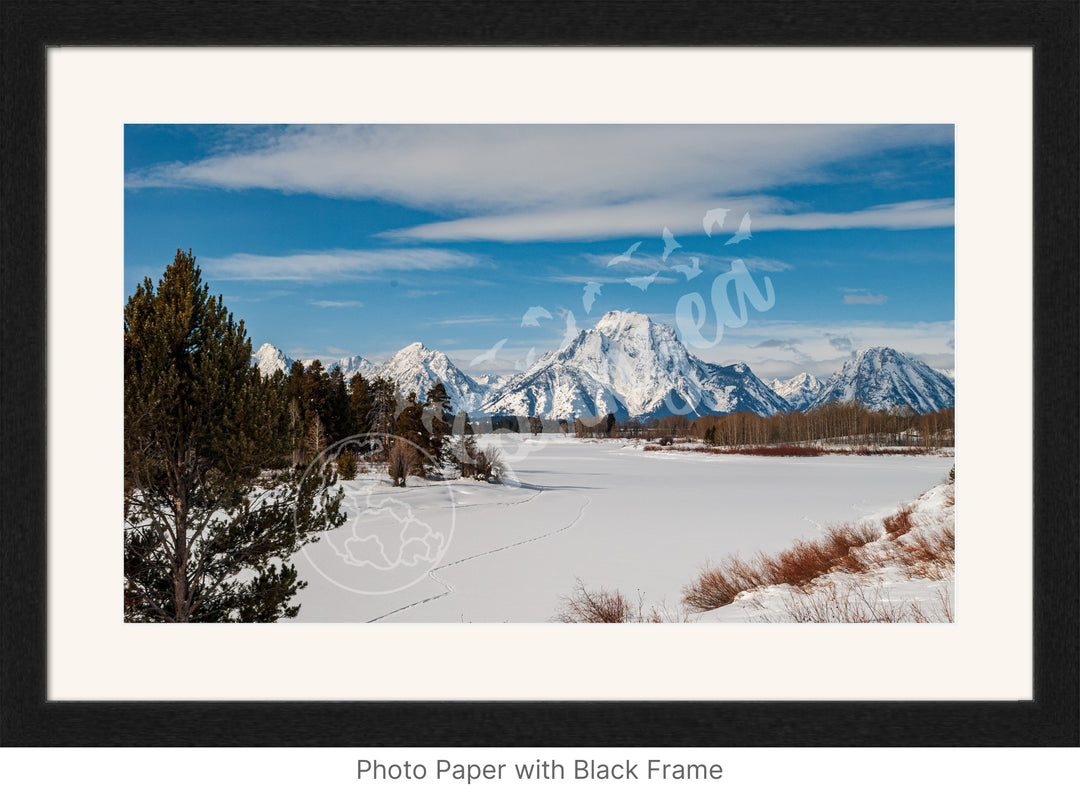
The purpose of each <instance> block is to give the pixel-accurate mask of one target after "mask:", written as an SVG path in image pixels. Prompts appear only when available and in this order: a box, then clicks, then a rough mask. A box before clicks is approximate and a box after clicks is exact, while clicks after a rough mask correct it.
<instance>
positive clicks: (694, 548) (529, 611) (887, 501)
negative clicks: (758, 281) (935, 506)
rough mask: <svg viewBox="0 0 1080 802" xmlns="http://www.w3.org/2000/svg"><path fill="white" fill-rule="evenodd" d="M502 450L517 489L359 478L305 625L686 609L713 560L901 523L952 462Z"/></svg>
mask: <svg viewBox="0 0 1080 802" xmlns="http://www.w3.org/2000/svg"><path fill="white" fill-rule="evenodd" d="M488 443H495V444H497V445H498V446H499V447H500V448H501V449H502V451H503V454H504V458H505V460H506V462H507V464H508V466H509V467H510V469H511V472H512V477H511V480H512V481H511V482H508V483H505V484H502V485H487V484H481V483H479V482H475V481H472V480H456V481H452V482H430V483H425V482H422V481H419V480H416V479H410V480H409V483H410V486H409V487H407V488H404V489H394V488H391V487H390V486H389V482H388V480H386V478H385V476H382V475H380V476H378V477H370V478H368V479H366V480H365V478H364V477H363V476H361V477H360V478H358V479H357V480H355V481H354V482H346V483H345V486H346V490H347V492H348V493H349V498H348V499H347V500H346V504H345V509H346V510H347V511H349V512H350V515H349V521H347V522H346V524H345V526H344V527H342V529H340V530H337V531H336V532H334V533H329V534H328V535H324V536H323V538H322V540H321V541H320V542H319V543H318V544H315V545H314V546H309V547H308V548H307V549H305V551H304V552H303V553H301V554H300V555H298V556H297V558H296V565H297V568H298V569H299V571H300V575H301V578H303V579H305V580H307V581H308V582H309V583H310V584H309V587H307V588H305V589H304V590H302V591H301V592H300V594H299V595H298V596H297V598H296V600H297V601H299V602H300V603H301V605H302V606H301V610H300V614H299V617H298V618H297V619H294V620H296V621H300V622H346V621H348V622H353V621H372V620H381V621H388V622H408V621H413V622H454V623H457V622H477V623H479V622H504V621H506V622H546V621H549V620H551V618H552V616H553V615H554V614H555V613H556V611H557V609H558V607H559V603H560V597H562V596H564V595H566V594H568V593H569V592H570V591H571V590H572V589H573V587H574V586H575V584H576V581H577V579H578V578H580V579H581V580H582V582H583V583H584V584H585V585H586V586H587V587H589V588H592V589H599V588H600V587H604V588H607V589H619V590H620V591H622V592H623V593H624V594H625V595H627V596H628V597H629V598H631V599H633V600H634V601H635V602H636V600H637V598H638V595H639V594H643V596H644V602H645V604H646V606H648V605H651V604H664V605H666V606H667V607H668V608H669V609H673V610H674V609H677V608H678V607H679V602H680V600H681V598H682V588H683V587H684V586H685V585H686V584H687V583H688V582H689V581H690V580H691V579H693V578H694V577H695V576H696V574H697V572H698V569H700V568H701V567H702V566H703V565H704V564H705V563H706V562H707V561H711V562H713V563H716V562H718V561H719V560H721V559H722V558H724V557H725V556H728V555H730V554H732V553H739V554H742V555H744V556H747V557H749V556H751V555H753V554H754V553H756V552H757V551H759V550H764V551H767V552H775V551H778V550H780V549H783V548H784V547H785V546H788V545H790V544H791V543H792V542H793V541H795V540H796V539H804V540H807V539H813V538H816V537H817V536H818V535H819V534H821V532H822V527H823V526H824V525H826V524H829V523H837V522H844V521H856V520H859V519H861V518H864V517H870V516H881V515H885V514H888V513H892V512H894V511H895V510H896V508H897V506H898V505H900V504H902V503H906V502H910V501H912V500H913V499H916V498H917V497H919V496H920V494H922V493H923V492H924V491H926V490H927V489H928V488H930V487H932V486H934V485H936V484H938V483H940V482H941V481H943V480H944V478H945V477H946V475H947V474H948V472H949V469H950V467H952V459H950V458H943V457H939V456H870V457H861V456H847V455H843V456H841V455H827V456H821V457H806V458H778V457H750V456H738V455H708V454H681V453H672V452H649V453H646V452H644V451H643V450H641V449H640V447H634V446H632V445H629V444H627V443H626V442H619V441H604V440H581V439H575V438H573V437H565V436H561V435H541V436H540V437H539V438H533V437H530V436H522V435H510V434H501V435H487V436H485V437H483V438H481V444H482V445H486V444H488ZM451 497H452V502H451ZM432 566H435V567H434V570H431V571H430V572H429V570H428V569H429V568H430V567H432ZM409 583H412V584H409ZM404 585H408V587H403V586H404ZM397 588H400V589H397ZM357 591H362V592H357ZM739 614H740V617H738V618H736V619H735V620H743V621H745V620H747V617H748V616H747V614H746V610H745V609H743V610H739ZM729 620H730V619H729Z"/></svg>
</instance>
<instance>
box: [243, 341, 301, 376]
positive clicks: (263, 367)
mask: <svg viewBox="0 0 1080 802" xmlns="http://www.w3.org/2000/svg"><path fill="white" fill-rule="evenodd" d="M292 363H293V360H292V359H289V357H287V356H286V355H285V352H284V351H282V350H281V349H280V348H278V347H277V346H275V345H272V344H270V343H263V344H262V345H260V346H259V350H258V351H256V352H255V353H253V354H252V355H251V364H252V365H255V366H256V367H257V368H258V369H259V372H260V373H261V374H262V375H264V376H273V375H274V373H276V372H277V371H279V370H280V371H282V372H283V373H288V372H289V368H290V367H292Z"/></svg>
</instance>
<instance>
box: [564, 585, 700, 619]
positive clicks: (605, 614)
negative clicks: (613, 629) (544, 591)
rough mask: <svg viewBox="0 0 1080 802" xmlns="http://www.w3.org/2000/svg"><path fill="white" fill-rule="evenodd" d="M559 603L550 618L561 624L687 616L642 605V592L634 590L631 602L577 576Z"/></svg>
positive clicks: (613, 591) (662, 608) (681, 617)
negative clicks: (587, 584) (595, 588)
mask: <svg viewBox="0 0 1080 802" xmlns="http://www.w3.org/2000/svg"><path fill="white" fill-rule="evenodd" d="M559 605H560V606H559V610H558V612H557V613H556V614H555V617H554V618H553V619H552V620H553V621H558V622H560V623H563V624H668V623H679V622H680V621H686V620H687V619H686V616H685V615H684V614H680V613H678V612H673V611H671V610H669V609H668V608H667V607H666V606H665V605H663V604H660V605H656V604H654V605H652V606H650V607H649V608H648V609H646V608H645V594H644V593H640V592H639V593H638V599H637V605H636V606H635V605H633V604H631V603H630V601H629V600H627V598H626V597H625V596H623V595H622V593H621V592H619V591H618V590H607V589H606V588H600V590H598V591H592V590H589V589H588V588H586V587H585V583H584V582H582V581H581V579H578V580H577V584H576V585H575V586H574V589H573V591H571V592H570V594H569V595H568V596H563V597H562V598H560V599H559Z"/></svg>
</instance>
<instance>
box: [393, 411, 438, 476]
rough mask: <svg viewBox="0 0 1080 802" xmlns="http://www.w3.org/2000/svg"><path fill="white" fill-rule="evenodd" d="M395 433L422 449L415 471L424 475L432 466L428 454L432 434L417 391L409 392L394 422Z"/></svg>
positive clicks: (429, 452)
mask: <svg viewBox="0 0 1080 802" xmlns="http://www.w3.org/2000/svg"><path fill="white" fill-rule="evenodd" d="M394 434H395V435H397V436H398V437H400V438H402V439H403V440H408V441H409V442H410V443H412V444H413V445H414V446H416V447H417V448H418V449H420V450H421V451H420V454H421V459H419V460H417V464H416V465H415V466H414V468H413V472H414V473H416V474H417V475H418V476H424V475H425V468H427V467H430V457H428V456H427V455H429V454H431V448H432V446H431V434H430V433H429V432H428V430H427V427H426V426H425V425H424V405H423V404H421V403H420V401H419V399H417V397H416V393H409V396H408V398H406V399H405V407H404V409H402V410H401V413H400V414H399V415H398V417H397V421H395V424H394ZM425 463H426V464H425Z"/></svg>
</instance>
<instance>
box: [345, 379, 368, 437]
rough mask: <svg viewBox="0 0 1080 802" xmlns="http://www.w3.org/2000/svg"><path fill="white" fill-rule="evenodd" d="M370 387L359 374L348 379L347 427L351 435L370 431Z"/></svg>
mask: <svg viewBox="0 0 1080 802" xmlns="http://www.w3.org/2000/svg"><path fill="white" fill-rule="evenodd" d="M371 407H372V396H371V385H370V384H369V383H368V381H367V379H365V378H364V377H363V376H361V375H360V374H359V373H355V374H353V377H352V378H351V379H349V425H350V426H351V427H352V434H367V433H368V432H370V431H371Z"/></svg>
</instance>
